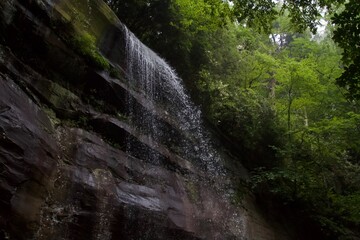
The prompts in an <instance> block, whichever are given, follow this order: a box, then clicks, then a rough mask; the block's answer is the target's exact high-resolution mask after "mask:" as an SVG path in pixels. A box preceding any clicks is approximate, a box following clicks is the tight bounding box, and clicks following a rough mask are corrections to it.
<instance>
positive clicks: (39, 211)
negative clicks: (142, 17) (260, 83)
mask: <svg viewBox="0 0 360 240" xmlns="http://www.w3.org/2000/svg"><path fill="white" fill-rule="evenodd" d="M0 26H1V28H0V239H44V240H45V239H99V240H100V239H101V240H108V239H134V240H135V239H136V240H137V239H254V240H261V239H264V240H270V239H288V236H287V234H286V232H285V231H284V230H282V229H281V228H279V227H278V226H276V225H274V224H272V223H269V221H267V220H266V219H265V218H264V217H263V216H262V214H261V213H260V211H258V210H257V208H256V206H255V205H254V203H253V199H252V198H251V197H244V199H243V200H242V201H241V202H239V201H238V202H235V201H234V197H233V195H234V190H233V189H234V188H235V183H234V182H232V181H231V180H230V179H233V177H232V174H231V173H230V172H229V171H226V172H227V173H226V174H225V173H224V172H222V174H219V175H216V176H213V175H214V173H213V172H211V171H209V169H208V168H206V166H205V167H204V166H203V164H202V163H199V162H196V159H194V158H196V156H193V154H191V153H189V152H186V151H184V149H180V150H179V149H178V148H180V145H181V144H180V141H184V140H180V139H188V140H187V141H188V142H190V144H183V145H184V146H188V145H192V144H193V143H192V142H191V141H192V140H191V137H186V135H187V133H186V132H184V131H183V129H182V127H181V126H180V127H179V125H178V124H177V122H176V120H174V119H173V118H172V116H171V114H169V113H168V112H169V111H167V110H165V109H164V108H162V107H161V106H158V105H156V104H153V103H152V102H151V101H148V98H146V94H148V93H146V94H145V95H144V93H143V92H141V91H138V90H137V88H136V87H133V86H131V82H130V83H129V81H128V80H129V77H128V76H127V74H128V73H129V71H128V69H127V68H129V64H128V62H129V59H128V58H127V57H128V56H127V54H126V45H127V42H126V37H125V33H124V27H123V26H122V25H121V23H120V22H119V21H118V20H117V18H116V17H115V15H114V14H113V13H112V12H111V10H110V9H109V8H107V6H106V5H105V4H104V3H103V2H102V1H97V0H92V1H87V0H76V1H73V0H71V1H70V0H37V1H34V0H2V1H1V2H0ZM86 34H89V36H94V39H95V40H94V41H92V38H91V37H90V38H88V35H86ZM76 36H80V40H84V39H85V40H84V41H80V45H79V44H78V45H77V42H76ZM78 42H79V41H78ZM92 44H95V45H96V46H97V48H98V49H100V52H99V53H97V52H94V51H95V50H96V49H94V48H93V47H94V46H93V45H92ZM89 49H90V50H91V51H90V52H89V51H88V50H89ZM100 53H101V54H100ZM99 56H100V57H99ZM102 57H104V60H105V61H106V62H107V64H108V66H106V67H105V68H106V69H107V70H106V71H104V70H101V69H102V68H101V67H99V61H100V63H101V61H102ZM99 59H100V60H99ZM100 65H101V64H100ZM102 66H103V65H102ZM109 72H112V73H115V74H109ZM110 75H113V77H114V78H113V77H110ZM115 76H116V77H115ZM130 79H131V78H130ZM129 103H131V106H132V107H131V108H129V106H128V105H129ZM130 113H132V114H133V115H131V116H135V117H129V116H130ZM144 113H146V114H144ZM136 116H142V117H139V118H136ZM144 116H151V117H150V119H151V121H152V122H151V124H153V122H154V121H155V122H156V126H157V128H161V129H162V137H164V136H163V135H166V134H167V133H169V136H166V138H165V139H167V140H163V139H164V138H161V139H160V138H154V137H151V131H150V130H149V128H151V126H152V125H151V124H150V125H149V124H148V123H147V124H145V122H148V121H149V119H147V117H144ZM140 118H143V119H140ZM144 119H145V120H144ZM170 133H171V134H170ZM180 135H184V137H181V138H180V137H179V136H180ZM199 147H201V146H199ZM184 148H185V147H184ZM195 149H196V147H195ZM149 156H156V158H155V157H149ZM154 159H155V160H154ZM217 164H218V165H224V163H223V162H220V163H217ZM223 168H225V167H223ZM236 171H238V170H236ZM239 171H240V170H239Z"/></svg>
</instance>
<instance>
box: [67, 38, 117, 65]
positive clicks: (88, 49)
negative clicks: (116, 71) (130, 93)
mask: <svg viewBox="0 0 360 240" xmlns="http://www.w3.org/2000/svg"><path fill="white" fill-rule="evenodd" d="M95 43H96V39H95V37H94V36H92V35H91V34H89V33H87V32H83V33H79V34H77V35H75V37H74V38H73V41H72V44H73V45H74V47H75V50H76V51H78V52H79V53H80V54H81V55H83V56H84V57H86V58H87V59H88V60H90V61H91V63H93V64H95V65H96V66H97V67H99V68H101V69H105V70H109V69H110V64H109V62H108V61H107V60H106V59H105V58H104V57H103V56H102V55H101V54H100V53H99V50H98V48H97V47H96V44H95Z"/></svg>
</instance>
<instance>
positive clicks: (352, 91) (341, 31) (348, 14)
mask: <svg viewBox="0 0 360 240" xmlns="http://www.w3.org/2000/svg"><path fill="white" fill-rule="evenodd" d="M332 21H333V23H334V24H335V26H336V27H335V31H334V40H335V41H336V42H337V43H338V44H339V46H340V47H341V48H342V49H343V50H344V53H343V62H344V64H345V71H344V73H343V74H342V76H341V77H339V78H338V79H337V82H338V84H339V85H340V86H343V87H346V88H347V89H348V90H349V96H350V97H351V98H356V99H359V98H360V77H359V76H360V46H359V42H360V34H359V33H360V2H359V1H356V0H350V1H348V2H347V3H346V4H345V9H344V11H342V12H341V13H339V14H337V13H336V14H334V16H333V17H332Z"/></svg>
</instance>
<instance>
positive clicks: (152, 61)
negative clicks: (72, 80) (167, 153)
mask: <svg viewBox="0 0 360 240" xmlns="http://www.w3.org/2000/svg"><path fill="white" fill-rule="evenodd" d="M123 28H124V34H125V42H126V51H125V52H126V58H127V59H126V64H127V65H126V74H127V80H128V85H129V86H130V87H132V88H133V89H134V90H135V91H137V92H141V93H142V94H143V95H144V97H145V98H147V100H148V101H149V102H150V103H151V104H153V105H154V107H155V106H157V107H159V108H161V109H163V110H164V111H163V115H165V117H169V118H172V119H173V120H174V121H175V123H176V125H177V127H178V129H179V131H180V132H182V133H184V135H185V136H186V137H183V138H181V139H180V141H177V142H176V145H177V147H178V148H181V154H182V155H184V156H186V157H187V158H190V159H191V160H192V161H195V162H197V164H198V165H201V166H202V167H203V168H204V170H206V171H211V172H212V173H214V174H220V173H221V172H223V169H221V167H220V164H219V159H220V157H219V156H218V154H217V152H216V151H215V149H214V148H213V147H212V146H211V143H210V140H209V137H208V133H206V132H205V131H204V129H203V127H202V126H203V123H202V120H201V111H200V109H199V108H198V107H196V106H195V105H194V104H193V103H192V102H191V100H190V98H189V96H188V95H187V94H186V91H185V89H184V87H183V83H182V79H180V78H179V77H178V76H177V74H176V72H175V71H174V69H172V68H171V67H170V66H169V65H168V64H167V63H166V62H165V60H164V59H162V58H161V57H159V56H158V55H157V54H156V53H155V52H153V51H152V50H151V49H150V48H148V47H147V46H145V45H144V44H143V43H142V42H141V41H140V40H139V39H138V38H136V36H135V35H134V34H133V33H132V32H130V31H129V30H128V29H127V28H126V27H125V26H123ZM128 105H129V108H130V111H129V112H130V115H135V112H136V109H133V108H134V107H133V103H132V102H131V100H129V103H128ZM138 114H139V113H138ZM132 117H133V118H137V119H140V121H141V123H140V125H142V126H145V127H146V128H147V130H150V135H151V137H152V139H153V144H157V142H162V141H163V142H164V141H165V142H166V141H171V136H169V134H168V133H167V132H165V130H164V129H163V128H162V127H161V126H160V124H159V122H158V121H157V120H156V119H155V117H154V115H153V114H151V113H148V112H141V113H140V114H139V115H138V116H130V118H132ZM130 147H131V146H130ZM151 158H152V161H155V162H156V161H157V159H156V158H157V156H151Z"/></svg>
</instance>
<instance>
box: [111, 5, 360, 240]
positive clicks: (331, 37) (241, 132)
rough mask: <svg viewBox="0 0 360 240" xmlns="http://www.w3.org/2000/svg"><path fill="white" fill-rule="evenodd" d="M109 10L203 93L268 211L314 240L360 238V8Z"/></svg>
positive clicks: (204, 103)
mask: <svg viewBox="0 0 360 240" xmlns="http://www.w3.org/2000/svg"><path fill="white" fill-rule="evenodd" d="M107 3H108V4H109V5H110V6H111V7H112V8H113V10H114V11H115V12H116V13H117V15H118V16H119V17H120V19H121V20H122V21H123V22H124V23H125V24H126V25H127V26H128V27H129V28H130V29H131V30H132V31H134V32H135V34H136V35H137V36H139V37H140V39H141V40H142V41H143V42H145V43H146V44H148V45H149V46H150V47H152V48H153V49H154V50H155V51H157V52H159V53H160V54H161V55H162V56H163V57H165V58H166V59H167V60H168V61H169V62H170V63H171V64H172V65H173V66H174V67H175V68H176V69H177V71H178V72H179V73H180V75H181V76H182V77H183V78H184V80H185V81H186V83H187V84H188V86H189V87H190V88H191V89H192V90H193V92H196V93H200V94H198V95H199V96H198V97H197V101H198V102H199V103H200V104H202V106H203V109H204V111H205V114H206V117H207V118H208V119H209V120H210V122H211V123H212V124H213V125H214V126H215V127H216V128H218V129H220V130H221V131H222V132H223V133H224V134H226V135H227V138H228V139H231V141H232V143H233V145H234V146H235V147H234V149H233V152H234V153H235V154H237V155H238V156H239V158H240V159H241V161H242V162H243V163H245V165H246V166H247V167H248V168H249V169H250V170H251V171H252V173H253V174H252V178H251V181H250V183H249V184H250V186H251V188H252V190H253V191H254V192H255V193H256V194H257V195H258V196H261V198H259V199H267V200H266V201H265V202H263V204H264V205H268V204H269V203H271V204H272V205H271V206H272V208H277V210H282V211H283V213H284V214H286V213H291V214H288V215H286V216H287V219H291V217H293V218H294V219H295V220H296V221H297V222H298V223H300V224H299V226H300V228H302V230H303V232H306V230H309V231H311V234H312V236H304V237H307V239H310V237H311V238H312V239H316V238H317V239H352V237H353V236H356V235H358V234H359V232H357V229H359V227H360V205H359V204H360V187H359V186H360V177H359V176H360V142H359V139H360V128H359V126H360V125H359V124H360V112H359V104H358V100H357V99H359V79H358V78H359V75H360V74H359V69H358V67H357V66H359V45H358V42H360V39H359V34H358V32H359V19H360V14H359V12H360V11H359V8H360V3H358V2H357V1H356V0H349V1H344V0H338V1H336V0H320V1H308V0H301V1H295V0H286V1H281V3H276V2H274V1H271V0H264V1H263V0H261V1H259V0H251V1H248V0H247V1H244V0H236V1H232V4H230V5H229V4H228V3H227V2H224V1H219V0H199V1H189V0H165V1H164V0H161V1H160V0H153V1H148V0H128V1H118V0H108V1H107ZM321 19H322V20H321ZM320 20H321V21H320ZM324 20H327V21H328V22H327V23H328V24H327V25H326V26H323V28H320V29H321V32H319V33H318V34H315V32H316V29H317V28H318V26H319V24H320V23H321V22H322V23H324ZM344 36H346V37H344ZM334 41H335V42H334ZM270 210H271V209H270Z"/></svg>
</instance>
